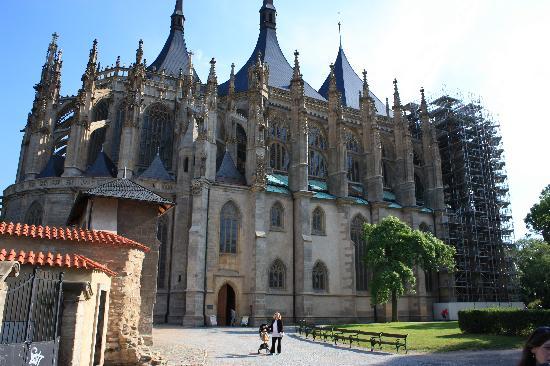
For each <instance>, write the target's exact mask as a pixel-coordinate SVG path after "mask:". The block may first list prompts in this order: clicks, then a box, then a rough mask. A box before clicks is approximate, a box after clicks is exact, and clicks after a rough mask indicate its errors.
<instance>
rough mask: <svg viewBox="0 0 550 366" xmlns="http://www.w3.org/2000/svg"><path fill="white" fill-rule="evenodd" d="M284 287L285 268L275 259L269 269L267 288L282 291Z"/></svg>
mask: <svg viewBox="0 0 550 366" xmlns="http://www.w3.org/2000/svg"><path fill="white" fill-rule="evenodd" d="M285 287H286V267H285V265H284V263H283V262H282V261H281V260H280V259H276V260H275V261H274V262H273V264H272V265H271V267H270V268H269V288H272V289H276V290H283V289H284V288H285Z"/></svg>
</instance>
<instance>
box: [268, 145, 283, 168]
mask: <svg viewBox="0 0 550 366" xmlns="http://www.w3.org/2000/svg"><path fill="white" fill-rule="evenodd" d="M269 164H270V166H271V168H273V170H278V171H281V172H286V171H288V153H287V150H286V147H285V145H283V144H281V143H280V142H272V143H271V145H270V146H269Z"/></svg>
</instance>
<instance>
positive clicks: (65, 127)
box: [52, 103, 76, 156]
mask: <svg viewBox="0 0 550 366" xmlns="http://www.w3.org/2000/svg"><path fill="white" fill-rule="evenodd" d="M75 117H76V107H75V105H74V103H69V104H67V105H66V106H64V107H63V108H62V109H61V111H60V112H59V113H58V114H57V116H56V119H55V125H54V131H53V147H52V153H54V154H57V155H59V156H65V155H66V153H67V143H68V142H69V134H70V133H71V125H72V124H73V122H74V120H75Z"/></svg>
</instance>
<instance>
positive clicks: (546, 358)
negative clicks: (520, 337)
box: [518, 327, 550, 366]
mask: <svg viewBox="0 0 550 366" xmlns="http://www.w3.org/2000/svg"><path fill="white" fill-rule="evenodd" d="M539 365H550V327H540V328H538V329H537V330H535V331H534V332H533V334H531V337H529V339H528V340H527V343H526V344H525V347H523V352H522V355H521V361H520V363H519V364H518V366H539Z"/></svg>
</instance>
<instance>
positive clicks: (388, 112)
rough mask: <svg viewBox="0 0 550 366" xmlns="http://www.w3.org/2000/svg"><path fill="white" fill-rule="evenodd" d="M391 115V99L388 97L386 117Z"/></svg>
mask: <svg viewBox="0 0 550 366" xmlns="http://www.w3.org/2000/svg"><path fill="white" fill-rule="evenodd" d="M389 116H390V100H389V98H388V97H386V117H389Z"/></svg>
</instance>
